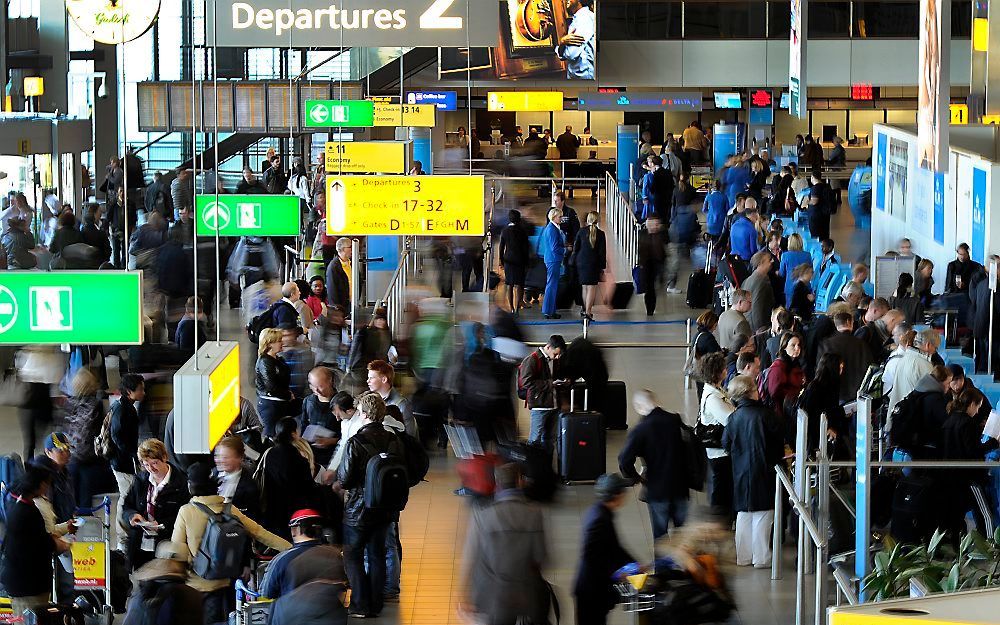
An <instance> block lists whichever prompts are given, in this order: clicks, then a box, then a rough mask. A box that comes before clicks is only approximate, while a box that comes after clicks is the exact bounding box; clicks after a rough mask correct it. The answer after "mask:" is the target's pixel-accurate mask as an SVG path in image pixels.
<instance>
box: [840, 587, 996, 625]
mask: <svg viewBox="0 0 1000 625" xmlns="http://www.w3.org/2000/svg"><path fill="white" fill-rule="evenodd" d="M998 605H1000V589H991V590H973V591H969V592H956V593H950V594H942V595H934V596H931V597H923V598H920V599H900V600H897V601H880V602H877V603H865V604H862V605H856V606H849V607H838V608H830V613H829V616H830V620H829V622H830V625H987V624H990V625H996V623H997V622H1000V619H998V618H997V606H998Z"/></svg>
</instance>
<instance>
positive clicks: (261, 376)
mask: <svg viewBox="0 0 1000 625" xmlns="http://www.w3.org/2000/svg"><path fill="white" fill-rule="evenodd" d="M281 336H282V332H281V330H279V329H277V328H267V329H265V330H264V331H262V332H261V333H260V343H259V345H258V348H257V364H256V366H255V367H254V386H256V388H257V414H259V415H260V422H261V423H262V424H263V426H264V435H265V436H267V437H268V438H273V437H274V426H275V424H276V423H277V422H278V419H280V418H281V417H283V416H285V415H288V414H290V409H291V401H292V399H294V397H293V396H292V391H291V389H290V384H291V381H292V370H291V368H290V367H289V366H288V364H287V363H286V362H285V361H284V360H282V358H281V357H280V356H278V353H279V352H281V349H282V345H281Z"/></svg>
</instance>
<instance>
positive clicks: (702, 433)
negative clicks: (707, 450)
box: [694, 417, 726, 449]
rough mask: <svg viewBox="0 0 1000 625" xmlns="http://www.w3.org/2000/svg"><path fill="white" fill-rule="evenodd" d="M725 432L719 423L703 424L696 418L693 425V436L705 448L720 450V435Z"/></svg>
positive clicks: (724, 427)
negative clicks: (696, 420)
mask: <svg viewBox="0 0 1000 625" xmlns="http://www.w3.org/2000/svg"><path fill="white" fill-rule="evenodd" d="M725 431H726V426H724V425H722V424H720V423H711V424H705V423H702V422H701V417H698V422H697V423H695V424H694V435H695V438H697V439H698V440H699V441H701V444H702V445H704V446H705V447H711V448H715V449H721V448H722V434H723V433H724V432H725Z"/></svg>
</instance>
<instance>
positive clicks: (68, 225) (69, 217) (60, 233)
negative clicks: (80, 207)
mask: <svg viewBox="0 0 1000 625" xmlns="http://www.w3.org/2000/svg"><path fill="white" fill-rule="evenodd" d="M58 223H59V227H58V228H57V229H56V231H55V234H53V235H52V242H51V243H49V252H50V253H52V254H53V255H54V254H59V253H61V252H62V251H63V249H64V248H65V247H66V246H68V245H73V244H75V243H83V233H82V232H80V230H79V228H77V227H76V215H74V214H73V213H72V212H65V213H63V214H61V215H59V220H58Z"/></svg>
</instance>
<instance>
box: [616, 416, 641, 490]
mask: <svg viewBox="0 0 1000 625" xmlns="http://www.w3.org/2000/svg"><path fill="white" fill-rule="evenodd" d="M637 427H638V426H637ZM640 437H641V434H640V431H639V430H638V429H633V430H632V431H631V432H629V436H628V438H627V439H626V440H625V446H624V447H622V451H621V453H620V454H618V470H619V471H621V474H622V476H624V477H627V478H629V479H631V480H632V481H633V482H638V481H639V472H638V471H636V469H635V461H636V460H637V459H638V457H639V453H640V451H641V450H640V449H639V446H640V444H639V439H640Z"/></svg>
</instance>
